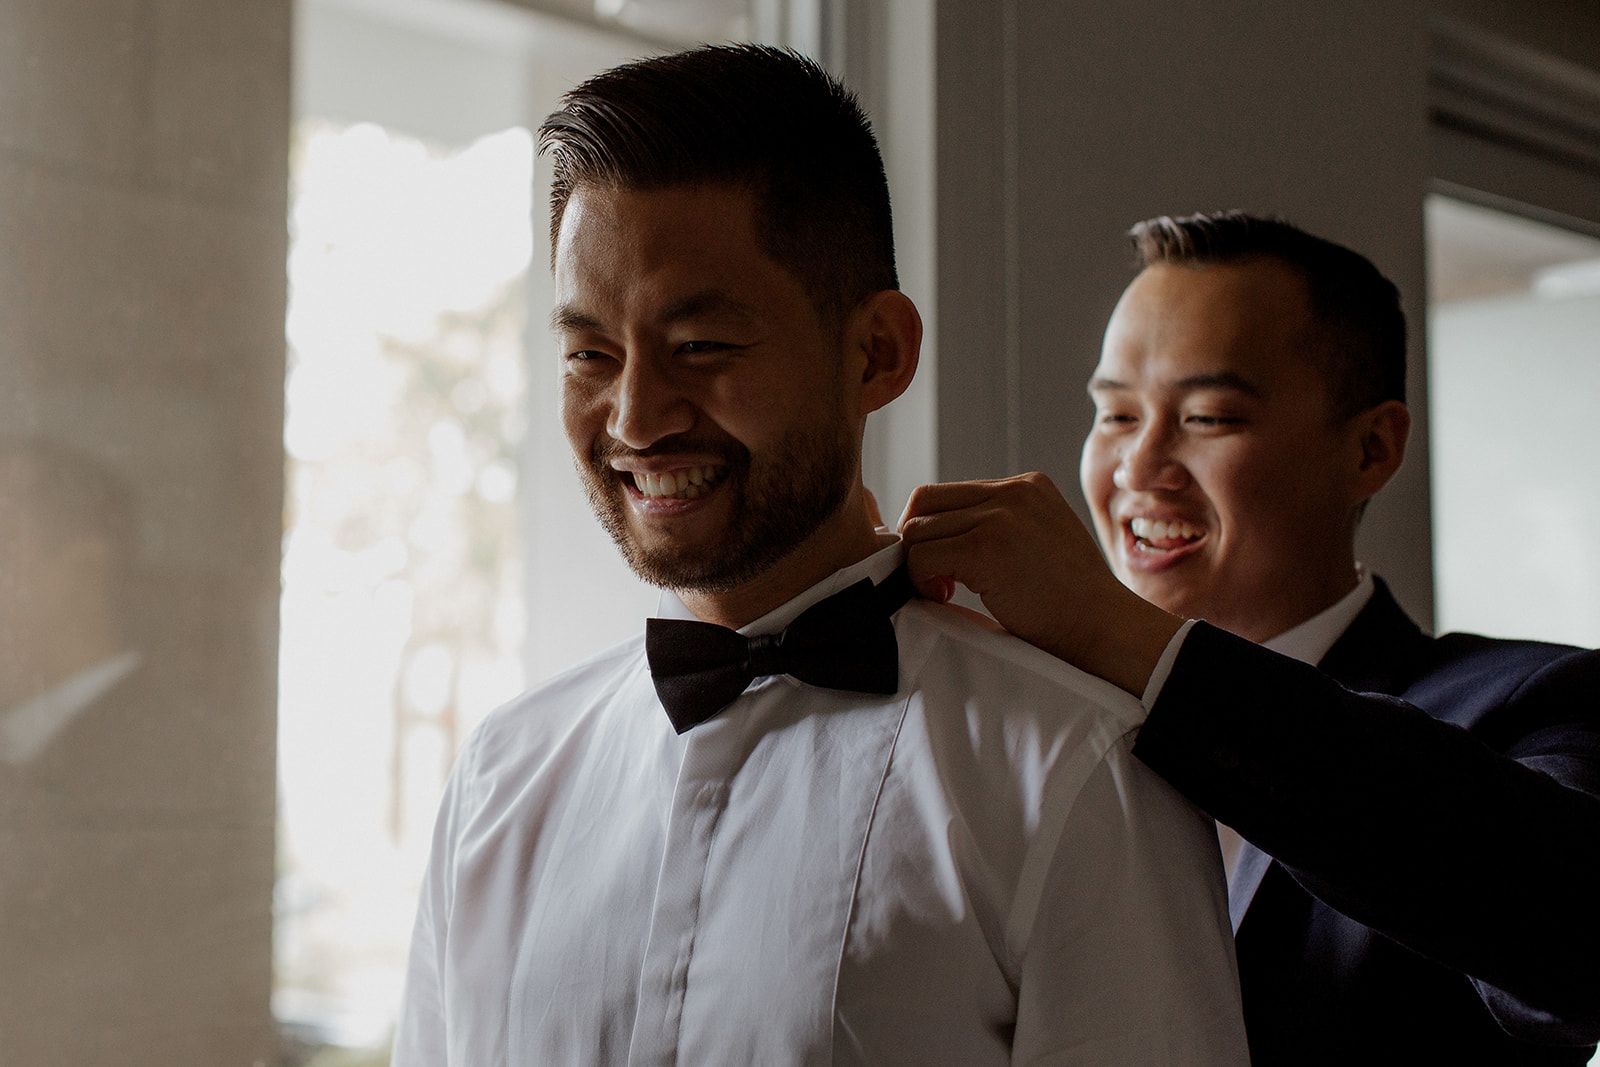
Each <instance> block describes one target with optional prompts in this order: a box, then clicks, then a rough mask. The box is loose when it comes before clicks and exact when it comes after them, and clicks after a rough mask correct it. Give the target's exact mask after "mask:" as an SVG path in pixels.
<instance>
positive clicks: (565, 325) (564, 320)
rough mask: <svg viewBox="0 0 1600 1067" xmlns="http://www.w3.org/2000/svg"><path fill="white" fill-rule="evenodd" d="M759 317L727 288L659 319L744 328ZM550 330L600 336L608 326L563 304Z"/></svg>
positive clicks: (684, 302)
mask: <svg viewBox="0 0 1600 1067" xmlns="http://www.w3.org/2000/svg"><path fill="white" fill-rule="evenodd" d="M757 317H758V316H757V314H756V310H755V308H753V307H751V306H750V305H749V304H747V303H745V302H744V301H742V300H739V299H738V298H736V297H735V296H733V294H731V293H729V292H728V291H727V290H726V289H704V290H701V291H700V292H698V293H691V294H689V295H688V296H686V297H684V298H683V299H681V300H678V301H676V302H674V303H671V304H668V305H667V306H666V307H665V308H663V309H662V310H661V313H660V314H659V315H658V316H657V321H658V322H659V323H660V324H661V325H663V326H671V325H674V324H676V323H680V322H686V321H689V320H692V319H707V318H716V319H723V320H737V321H738V322H739V324H740V325H743V324H745V323H748V322H752V321H754V320H755V319H756V318H757ZM550 329H551V330H553V331H555V332H556V333H599V332H603V330H604V324H602V323H601V321H600V320H599V319H597V318H595V317H594V316H593V315H590V314H589V313H588V312H585V311H580V310H579V309H578V308H577V307H576V306H574V305H572V304H561V305H558V306H557V307H556V309H555V310H554V311H552V312H551V313H550Z"/></svg>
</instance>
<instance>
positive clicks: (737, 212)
mask: <svg viewBox="0 0 1600 1067" xmlns="http://www.w3.org/2000/svg"><path fill="white" fill-rule="evenodd" d="M760 264H765V265H768V266H771V267H773V268H776V264H774V263H772V261H771V260H770V259H768V258H767V256H766V255H765V253H764V252H763V251H762V249H761V247H760V244H759V242H758V240H757V230H756V212H755V198H754V196H753V194H751V193H750V192H749V191H747V190H745V189H741V188H739V187H736V186H726V185H685V186H671V187H668V188H665V189H650V190H639V189H625V188H617V187H612V186H594V185H584V186H579V187H578V188H577V189H576V190H574V191H573V193H572V196H571V198H570V199H569V200H568V202H567V206H566V210H565V211H564V212H563V213H562V218H561V228H560V230H559V231H558V233H557V238H556V253H555V281H556V288H557V291H558V292H560V291H563V290H564V289H567V290H570V289H573V288H575V287H581V286H587V287H591V288H592V287H594V286H597V285H598V286H601V287H602V288H604V287H606V286H610V285H615V284H617V283H628V284H630V285H637V284H639V283H640V282H641V281H642V280H643V279H645V278H649V277H658V276H662V275H665V276H668V277H670V278H671V279H673V280H677V281H686V282H690V283H695V284H700V285H717V286H719V287H720V283H721V282H722V281H724V280H726V279H728V278H737V277H739V276H740V275H741V274H743V273H745V272H748V271H749V270H750V269H751V268H752V267H753V266H755V265H760Z"/></svg>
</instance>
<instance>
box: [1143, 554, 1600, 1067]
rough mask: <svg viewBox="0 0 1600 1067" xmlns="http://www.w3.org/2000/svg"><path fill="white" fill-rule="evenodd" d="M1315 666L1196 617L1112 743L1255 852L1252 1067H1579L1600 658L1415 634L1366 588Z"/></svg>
mask: <svg viewBox="0 0 1600 1067" xmlns="http://www.w3.org/2000/svg"><path fill="white" fill-rule="evenodd" d="M1320 667H1321V670H1317V669H1315V668H1312V667H1308V666H1306V665H1304V664H1301V663H1298V662H1295V661H1294V660H1291V659H1288V658H1287V657H1284V656H1279V655H1277V654H1275V653H1272V652H1269V651H1267V650H1265V649H1263V648H1260V647H1259V646H1257V645H1254V644H1252V643H1250V642H1248V641H1245V640H1243V639H1241V638H1238V637H1235V636H1233V635H1232V634H1228V633H1225V632H1224V631H1222V630H1219V629H1216V628H1215V627H1211V626H1207V625H1206V624H1204V623H1199V624H1196V626H1195V628H1194V629H1193V630H1192V631H1191V632H1190V634H1189V636H1188V638H1187V639H1186V640H1185V642H1184V645H1183V648H1182V650H1181V652H1180V653H1179V656H1178V658H1177V662H1176V663H1175V664H1174V667H1173V671H1172V674H1171V676H1170V677H1169V678H1168V680H1167V682H1166V684H1165V685H1164V686H1163V688H1162V690H1161V695H1160V697H1159V699H1158V700H1157V703H1156V706H1155V708H1154V709H1152V712H1151V715H1150V718H1149V721H1148V722H1147V723H1146V725H1145V727H1144V728H1143V730H1142V731H1141V733H1140V736H1139V740H1138V744H1137V745H1136V746H1135V748H1134V752H1135V753H1136V754H1137V755H1139V756H1140V757H1141V758H1142V759H1143V760H1144V761H1145V762H1146V763H1148V764H1149V765H1150V766H1151V767H1153V768H1154V769H1155V770H1156V771H1158V772H1159V773H1160V774H1161V775H1162V776H1163V777H1165V778H1166V779H1167V780H1168V781H1169V782H1171V783H1172V784H1173V785H1174V786H1176V787H1177V788H1178V789H1179V790H1180V791H1182V792H1183V793H1184V794H1185V795H1187V796H1188V797H1189V798H1190V799H1191V800H1193V801H1194V802H1195V803H1197V804H1199V805H1200V806H1201V807H1202V808H1204V809H1205V810H1206V811H1208V812H1210V813H1211V814H1212V815H1214V816H1215V817H1216V818H1217V819H1218V820H1219V821H1221V822H1222V823H1224V824H1226V825H1228V826H1231V827H1233V828H1234V829H1236V830H1238V831H1239V833H1240V834H1241V835H1242V836H1243V837H1244V838H1245V839H1246V840H1247V841H1248V842H1250V843H1251V844H1249V845H1246V847H1245V852H1246V855H1245V856H1243V857H1241V861H1240V863H1241V868H1243V867H1244V866H1246V865H1247V864H1248V863H1249V862H1250V860H1251V859H1252V855H1251V854H1252V853H1253V851H1254V850H1253V849H1252V846H1256V847H1257V848H1259V849H1260V850H1261V851H1262V852H1264V853H1266V856H1261V855H1260V854H1259V853H1255V854H1254V858H1257V859H1259V860H1260V861H1261V862H1262V863H1265V862H1267V858H1268V857H1271V858H1272V862H1271V865H1270V867H1268V868H1267V870H1266V874H1265V876H1264V877H1263V878H1262V880H1261V883H1260V886H1259V888H1258V889H1257V890H1256V894H1255V897H1254V898H1253V900H1251V901H1250V903H1249V908H1248V911H1246V912H1245V914H1244V918H1243V922H1242V925H1240V927H1239V930H1238V935H1237V942H1236V943H1237V947H1238V953H1239V971H1240V982H1241V985H1242V987H1243V995H1244V1007H1245V1023H1246V1027H1247V1029H1248V1031H1249V1034H1250V1048H1251V1055H1252V1058H1253V1060H1254V1063H1255V1064H1256V1067H1273V1065H1276V1064H1318V1063H1328V1064H1379V1063H1381V1064H1387V1063H1407V1064H1411V1063H1415V1064H1446V1065H1450V1067H1463V1065H1468V1064H1574V1065H1578V1064H1585V1063H1587V1062H1588V1060H1589V1057H1590V1055H1591V1054H1592V1053H1593V1051H1594V1042H1595V1041H1596V1040H1597V1039H1600V653H1595V652H1589V651H1585V650H1580V649H1574V648H1570V647H1567V646H1562V645H1548V644H1541V643H1537V642H1528V641H1496V640H1492V639H1489V638H1484V637H1478V636H1474V635H1469V634H1450V635H1447V636H1445V637H1440V638H1432V637H1428V636H1427V635H1425V634H1424V633H1422V631H1421V630H1420V629H1418V627H1417V626H1416V624H1415V623H1413V622H1412V621H1411V620H1410V619H1409V618H1408V617H1407V616H1406V615H1405V613H1404V612H1403V611H1402V610H1401V608H1400V607H1399V605H1398V604H1397V603H1395V600H1394V598H1393V597H1392V596H1391V595H1390V594H1389V591H1388V589H1387V588H1385V587H1384V585H1383V584H1382V582H1379V583H1378V588H1377V591H1376V593H1375V594H1374V596H1373V598H1372V601H1371V602H1370V603H1369V604H1368V605H1367V607H1366V608H1365V609H1364V610H1363V611H1362V613H1361V614H1360V615H1359V616H1358V617H1357V618H1356V620H1355V622H1354V623H1352V624H1351V626H1350V628H1349V629H1348V630H1347V631H1346V632H1345V634H1344V635H1343V637H1341V638H1340V639H1339V641H1338V642H1337V643H1336V644H1335V645H1334V646H1333V648H1332V649H1331V650H1329V652H1328V655H1327V656H1326V657H1325V658H1324V659H1323V661H1322V663H1321V664H1320ZM1335 679H1337V681H1335ZM1339 683H1343V684H1342V685H1341V684H1339ZM1346 687H1348V688H1346ZM1469 976H1470V978H1469Z"/></svg>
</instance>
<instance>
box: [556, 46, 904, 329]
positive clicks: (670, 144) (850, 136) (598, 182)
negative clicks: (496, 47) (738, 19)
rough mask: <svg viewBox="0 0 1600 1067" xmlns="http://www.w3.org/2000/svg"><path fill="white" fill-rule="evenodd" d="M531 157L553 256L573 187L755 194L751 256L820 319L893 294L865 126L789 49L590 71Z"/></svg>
mask: <svg viewBox="0 0 1600 1067" xmlns="http://www.w3.org/2000/svg"><path fill="white" fill-rule="evenodd" d="M539 151H540V152H541V153H548V154H549V155H550V157H551V160H552V162H553V163H554V169H555V181H554V184H553V186H552V188H551V192H550V247H551V256H552V257H554V255H555V247H556V242H557V240H558V238H559V235H560V231H561V218H562V215H563V213H564V212H565V211H566V206H567V201H568V200H569V199H570V198H571V197H572V194H573V193H574V191H576V190H577V189H579V188H580V187H583V186H596V187H600V188H608V187H609V188H619V189H629V190H639V191H651V190H659V189H666V188H670V187H673V186H679V185H727V186H732V187H735V188H742V189H747V190H749V191H750V192H751V193H752V194H753V195H754V198H755V210H756V231H757V235H758V240H759V241H760V242H761V248H762V251H763V252H765V253H766V254H767V255H768V256H769V257H771V258H772V260H773V261H774V262H776V263H777V264H778V265H779V266H781V267H783V268H784V269H786V270H788V271H789V272H790V273H792V274H793V275H795V277H796V278H797V279H798V280H799V281H800V283H801V285H802V286H804V288H805V290H806V292H807V294H808V295H809V296H810V298H811V301H812V304H813V305H814V307H815V308H816V310H817V313H818V316H819V317H820V318H821V319H822V320H823V321H824V322H826V323H830V324H832V325H835V326H837V325H838V324H839V323H841V322H842V321H843V318H844V316H845V315H846V314H848V313H849V311H850V310H851V309H852V308H854V307H855V306H856V305H857V304H859V303H860V302H861V301H862V300H864V299H865V298H866V297H868V296H870V295H872V294H873V293H876V292H880V291H882V290H884V289H896V288H899V282H898V279H897V277H896V275H895V267H894V233H893V227H892V224H891V220H890V214H889V184H888V182H887V180H886V179H885V177H884V172H883V158H882V156H880V155H879V153H878V144H877V140H876V139H875V138H874V137H873V135H872V127H871V125H870V123H869V122H868V120H867V117H866V114H865V113H864V112H863V111H862V109H861V105H860V103H858V102H857V100H856V97H855V95H854V94H853V93H851V92H850V91H849V90H847V89H845V88H844V87H843V86H841V85H840V84H839V83H838V82H837V81H835V80H834V79H833V78H832V77H831V76H830V75H829V74H828V73H827V72H826V71H824V70H823V69H822V68H821V67H820V66H818V65H817V64H816V63H815V62H813V61H812V60H810V59H807V58H805V57H803V56H801V55H799V54H797V53H795V52H792V51H786V50H781V49H777V48H769V47H765V46H761V45H716V46H706V47H701V48H696V49H692V50H690V51H687V52H678V53H675V54H672V55H665V56H658V57H655V58H652V59H642V60H637V61H635V62H632V63H628V64H625V65H623V66H620V67H616V68H614V69H612V70H608V71H605V72H604V73H602V74H597V75H595V76H594V77H592V78H590V79H589V80H588V81H586V82H584V83H583V84H582V85H580V86H578V87H577V88H576V89H573V90H572V91H571V92H569V93H567V95H566V96H565V97H564V98H563V100H562V104H561V107H559V108H558V109H556V111H555V112H554V113H552V114H551V115H550V117H549V118H547V119H545V120H544V124H543V125H541V126H540V127H539Z"/></svg>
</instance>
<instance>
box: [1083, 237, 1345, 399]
mask: <svg viewBox="0 0 1600 1067" xmlns="http://www.w3.org/2000/svg"><path fill="white" fill-rule="evenodd" d="M1311 326H1312V319H1311V308H1310V304H1309V300H1308V297H1307V295H1306V291H1305V284H1304V282H1303V281H1302V280H1301V278H1300V276H1299V275H1298V274H1297V273H1296V272H1295V271H1294V270H1293V268H1291V267H1289V266H1288V265H1286V264H1282V263H1280V262H1278V261H1276V260H1270V259H1260V260H1249V261H1245V262H1243V263H1237V264H1219V265H1207V266H1202V267H1192V266H1185V265H1180V264H1170V263H1158V264H1156V265H1154V266H1151V267H1148V268H1146V269H1145V270H1144V271H1143V272H1141V273H1140V274H1139V276H1138V277H1137V278H1135V279H1134V280H1133V282H1132V284H1130V285H1129V286H1128V288H1127V290H1126V291H1125V292H1124V293H1123V294H1122V299H1121V300H1120V301H1118V303H1117V308H1116V310H1115V311H1114V312H1113V313H1112V317H1111V321H1110V323H1109V324H1108V325H1107V327H1106V337H1105V345H1104V348H1103V349H1102V351H1101V359H1100V366H1099V367H1098V368H1097V369H1096V371H1095V378H1094V380H1092V381H1091V383H1090V384H1091V389H1095V388H1097V385H1099V386H1103V385H1104V384H1105V383H1107V382H1115V383H1117V384H1119V385H1125V386H1128V387H1130V388H1141V389H1142V388H1160V387H1170V386H1175V385H1177V384H1178V383H1183V382H1191V381H1195V380H1201V381H1209V380H1228V379H1240V380H1243V381H1245V382H1248V383H1251V384H1252V385H1253V386H1254V387H1255V389H1256V390H1257V391H1258V392H1260V393H1262V394H1263V395H1270V394H1272V393H1275V392H1278V391H1280V390H1304V389H1308V388H1310V389H1318V388H1320V385H1321V380H1320V376H1319V374H1318V372H1317V370H1316V367H1315V365H1314V363H1313V362H1312V359H1311V357H1310V355H1309V354H1308V352H1307V350H1306V346H1307V344H1308V342H1309V340H1310V338H1311V336H1312V329H1311Z"/></svg>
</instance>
